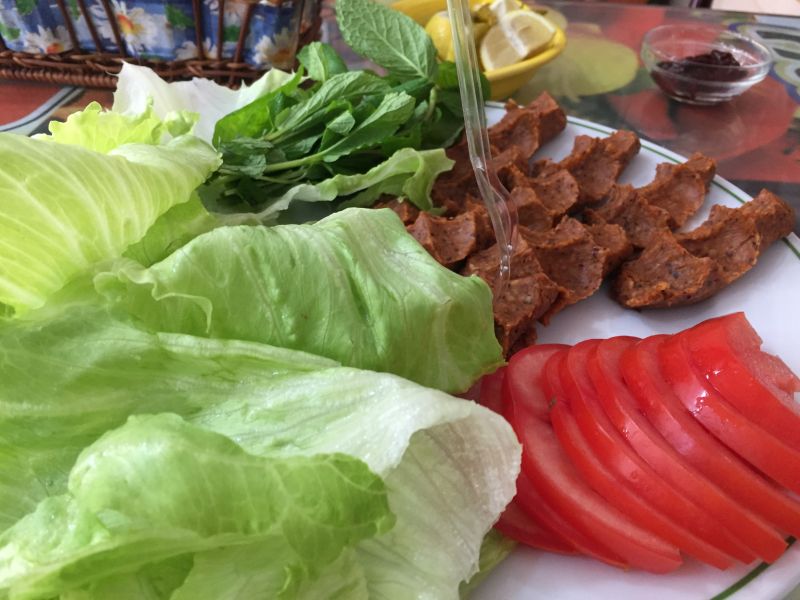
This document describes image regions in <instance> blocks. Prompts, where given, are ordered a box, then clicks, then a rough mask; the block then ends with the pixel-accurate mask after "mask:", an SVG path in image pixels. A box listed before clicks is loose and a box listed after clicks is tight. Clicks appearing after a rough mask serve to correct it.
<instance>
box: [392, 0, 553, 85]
mask: <svg viewBox="0 0 800 600" xmlns="http://www.w3.org/2000/svg"><path fill="white" fill-rule="evenodd" d="M471 3H472V4H478V2H477V1H472V2H471ZM391 7H392V8H394V9H395V10H399V11H400V12H402V13H404V14H406V15H408V16H409V17H411V18H412V19H414V20H415V21H416V22H417V23H419V24H420V25H422V26H423V27H425V25H426V24H427V23H428V21H429V20H430V18H431V17H432V16H433V15H435V14H436V13H437V12H439V11H443V10H445V11H446V10H447V0H400V1H399V2H395V3H394V4H392V5H391ZM554 27H555V30H556V32H555V35H554V36H553V39H552V40H550V43H549V44H548V45H547V46H546V47H545V48H544V49H543V50H542V51H541V52H539V53H538V54H536V55H535V56H532V57H531V58H528V59H526V60H522V61H520V62H518V63H515V64H513V65H509V66H507V67H502V68H500V69H492V70H488V71H484V75H486V79H488V80H489V83H490V84H491V86H492V100H501V99H503V98H508V97H509V96H510V95H511V94H513V93H514V92H516V91H517V90H518V89H519V88H521V87H522V86H523V85H525V84H526V83H527V82H528V81H530V80H531V79H532V78H533V75H534V73H536V70H537V69H538V68H539V67H541V66H542V65H544V64H546V63H548V62H550V61H551V60H553V59H554V58H555V57H556V56H558V55H559V54H560V53H561V51H562V50H564V46H565V45H566V43H567V37H566V35H565V34H564V31H563V30H562V29H561V28H560V27H557V26H554Z"/></svg>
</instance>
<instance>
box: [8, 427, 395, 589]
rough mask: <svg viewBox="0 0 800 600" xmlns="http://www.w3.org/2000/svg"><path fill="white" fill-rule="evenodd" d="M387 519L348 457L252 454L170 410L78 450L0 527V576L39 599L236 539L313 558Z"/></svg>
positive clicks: (379, 490)
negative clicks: (64, 472)
mask: <svg viewBox="0 0 800 600" xmlns="http://www.w3.org/2000/svg"><path fill="white" fill-rule="evenodd" d="M151 490H157V491H158V492H157V493H146V492H148V491H151ZM143 492H145V493H143ZM393 523H394V518H393V516H392V515H391V513H390V511H389V505H388V500H387V491H386V486H385V484H384V482H383V481H382V480H381V478H380V477H378V476H376V475H374V474H373V473H371V472H370V471H369V469H368V467H367V466H366V465H365V464H364V463H362V462H361V461H359V460H358V459H355V458H353V457H351V456H346V455H343V454H330V455H324V454H319V455H317V456H314V457H302V456H295V457H280V458H279V457H274V458H273V457H270V458H266V457H260V456H254V455H251V454H248V453H246V452H245V451H244V450H242V448H241V447H239V446H238V445H237V444H236V443H234V442H233V441H231V440H230V439H228V438H227V437H225V436H224V435H221V434H218V433H213V432H211V431H207V430H205V429H201V428H199V427H196V426H193V425H190V424H189V423H186V422H185V421H184V420H183V419H181V418H180V417H179V416H177V415H173V414H161V415H155V416H152V415H151V416H139V417H131V418H130V419H129V420H128V421H127V423H126V424H125V425H123V426H122V427H120V428H118V429H116V430H112V431H110V432H108V433H106V434H105V435H103V437H101V438H100V439H99V440H98V441H96V442H95V443H94V444H92V445H91V446H89V447H88V448H87V449H86V450H84V452H82V453H81V456H80V457H79V458H78V460H77V462H76V464H75V466H74V467H73V469H72V471H71V472H70V476H69V482H68V493H67V494H65V495H62V496H54V497H52V498H48V499H46V500H44V501H42V502H41V503H40V505H39V506H38V507H37V509H36V510H35V511H34V512H33V513H31V514H30V515H28V516H27V517H25V518H23V519H22V520H20V521H19V522H18V523H17V524H15V525H14V526H13V527H12V528H11V529H9V530H8V531H6V532H5V533H4V534H3V535H2V537H0V545H1V547H0V586H2V587H4V588H6V589H8V588H11V589H12V593H13V595H14V597H19V598H23V597H28V598H33V597H49V596H52V595H57V594H59V593H60V592H62V591H64V590H68V589H74V588H79V587H81V586H83V585H86V584H88V583H91V582H92V581H94V580H96V579H100V578H106V577H110V576H113V575H115V574H124V573H128V572H130V571H132V570H135V569H136V568H137V567H141V566H144V565H146V564H148V563H151V562H153V561H159V560H164V559H170V558H173V557H176V556H181V555H183V554H185V553H186V552H203V551H209V550H213V549H216V548H224V547H228V546H235V545H238V544H242V543H246V542H248V541H251V542H263V543H264V544H268V545H269V547H270V548H271V549H272V550H273V557H272V559H273V563H277V562H278V559H282V562H283V563H284V564H285V565H287V566H291V565H293V564H295V565H297V566H300V567H302V566H304V565H307V564H308V565H314V566H316V567H318V568H319V567H320V566H323V565H326V564H328V563H330V562H332V561H333V560H335V559H336V558H337V556H338V555H339V554H340V552H341V550H342V549H343V548H345V547H347V546H350V545H353V544H355V543H357V542H359V541H360V540H362V539H364V538H367V537H371V536H374V535H376V534H380V533H383V532H385V531H387V530H388V529H390V528H391V526H392V525H393ZM278 549H280V550H279V551H278ZM284 577H285V576H284ZM277 584H278V585H277V590H276V591H278V590H280V589H281V588H282V587H283V585H284V581H281V580H280V579H279V580H278V581H277Z"/></svg>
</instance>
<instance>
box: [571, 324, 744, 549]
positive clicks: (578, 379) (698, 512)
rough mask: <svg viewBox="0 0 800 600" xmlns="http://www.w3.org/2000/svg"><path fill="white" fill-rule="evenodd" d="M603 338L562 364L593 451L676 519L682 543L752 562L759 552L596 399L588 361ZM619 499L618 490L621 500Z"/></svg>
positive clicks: (654, 525)
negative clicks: (675, 479) (664, 470)
mask: <svg viewBox="0 0 800 600" xmlns="http://www.w3.org/2000/svg"><path fill="white" fill-rule="evenodd" d="M599 343H600V341H599V340H587V341H585V342H581V343H580V344H577V345H576V346H573V347H572V348H571V349H570V350H569V352H567V354H566V357H565V358H564V361H563V362H562V364H561V365H560V376H561V382H562V385H563V387H564V391H565V393H566V397H567V398H568V400H569V404H570V408H571V409H572V414H573V415H575V420H576V422H577V423H578V426H579V427H580V431H581V433H582V434H583V436H584V437H585V439H586V441H587V443H588V445H589V447H590V448H591V450H592V451H593V452H594V453H595V454H597V457H598V459H599V460H600V461H601V462H602V463H603V464H604V465H605V466H606V467H607V468H608V470H609V471H610V472H611V473H613V474H614V475H615V477H616V478H617V481H618V482H619V483H620V484H621V485H624V486H627V487H628V488H629V489H631V490H633V491H635V492H636V493H638V494H639V496H640V497H641V498H642V499H643V500H644V501H646V502H647V503H648V504H649V505H650V506H651V507H652V508H653V509H654V511H657V512H658V513H660V516H661V518H664V517H665V518H666V519H667V520H668V522H669V523H671V524H672V528H673V529H672V532H671V536H670V537H671V539H679V540H680V543H678V544H677V545H678V547H679V548H681V549H682V550H684V551H685V552H687V553H688V554H691V555H692V556H695V557H697V558H699V559H700V560H702V561H704V562H708V563H709V564H720V562H723V561H725V560H728V557H734V558H736V559H738V560H741V561H742V562H745V563H749V562H751V561H752V560H753V559H755V554H754V553H753V552H752V551H751V550H750V549H748V548H747V547H745V546H744V545H743V544H742V543H741V542H739V541H738V540H736V539H734V538H733V537H732V536H731V535H730V534H729V533H728V532H727V531H726V530H725V529H724V528H722V527H720V525H719V523H718V522H717V521H716V520H715V518H714V516H713V515H712V514H711V513H710V512H709V511H707V510H705V508H703V507H700V506H698V505H697V504H695V503H694V502H692V501H690V500H689V499H688V498H686V496H684V495H683V494H681V493H679V492H678V491H677V490H675V489H674V488H673V487H672V486H671V485H669V484H667V483H666V482H665V481H664V480H663V479H662V478H661V477H660V476H659V474H658V473H656V472H655V471H654V470H653V469H652V468H651V467H650V466H649V465H648V464H647V463H646V462H645V461H644V460H642V458H641V457H640V456H639V455H638V454H637V453H636V452H635V451H634V450H633V448H631V447H630V445H629V444H628V443H627V442H626V441H625V439H624V438H623V437H622V436H621V435H620V434H619V432H618V431H617V430H616V428H615V427H614V426H613V425H612V423H611V421H610V420H609V418H608V416H606V414H605V412H604V411H603V409H602V406H601V405H600V402H599V400H598V399H597V392H596V391H595V389H594V386H593V384H592V382H591V379H590V378H589V372H588V362H589V360H590V359H591V358H592V356H593V353H594V351H595V349H596V348H597V346H598V344H599ZM621 499H622V496H621V495H620V497H619V499H618V500H617V501H621ZM647 526H648V528H650V529H651V530H656V529H658V532H659V534H662V533H663V523H662V522H659V521H656V520H655V519H653V520H652V521H648V522H647ZM725 555H727V557H726V556H725Z"/></svg>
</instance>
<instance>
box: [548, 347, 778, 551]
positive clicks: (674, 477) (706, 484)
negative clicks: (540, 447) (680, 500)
mask: <svg viewBox="0 0 800 600" xmlns="http://www.w3.org/2000/svg"><path fill="white" fill-rule="evenodd" d="M637 341H638V339H637V338H630V337H616V338H611V339H608V340H604V341H602V342H600V343H599V344H598V345H597V347H596V349H595V351H594V356H593V357H591V358H590V359H589V363H588V371H589V377H590V378H591V380H592V383H593V384H594V388H595V390H596V391H597V398H598V399H599V400H600V404H601V405H602V407H603V411H604V412H605V413H606V415H607V416H608V417H609V419H610V420H611V422H612V423H613V424H614V427H616V429H617V431H619V432H620V434H621V435H622V436H623V437H624V438H625V439H626V440H627V441H628V443H629V444H630V445H631V447H633V449H634V450H635V451H636V452H637V453H638V454H639V456H641V457H642V458H643V459H644V460H645V462H646V463H647V464H649V465H650V467H652V468H653V470H654V471H655V472H656V473H658V475H660V476H661V477H662V478H663V479H664V481H666V482H667V483H669V484H670V485H672V487H673V488H675V489H676V490H678V491H679V492H680V493H682V494H683V495H684V496H686V497H687V498H688V499H689V500H691V501H693V502H694V503H695V504H697V505H698V506H702V507H703V508H704V509H706V510H707V511H709V512H711V514H713V515H714V517H715V520H716V521H717V522H718V523H720V524H721V525H723V526H724V527H726V528H727V530H728V531H729V532H730V533H731V534H732V535H733V536H734V537H735V538H736V539H737V540H738V541H739V542H741V543H742V544H744V545H745V546H747V547H749V548H750V549H751V550H752V551H753V552H755V554H756V555H757V556H759V557H760V558H762V559H764V560H766V561H767V562H774V561H775V560H776V559H777V558H778V557H779V556H780V555H781V554H782V553H783V551H784V550H785V549H786V546H787V544H786V542H785V541H784V539H783V538H782V537H781V536H780V535H779V534H778V532H777V531H776V530H775V529H773V528H772V527H771V526H770V525H769V524H767V523H766V522H765V521H764V520H763V519H761V518H760V517H758V516H756V515H754V514H753V513H751V512H750V511H749V510H747V509H745V508H744V507H743V506H742V505H741V504H739V503H738V502H736V501H735V500H733V499H732V498H731V497H730V496H729V495H728V494H726V493H725V492H724V491H723V490H721V489H720V488H719V487H717V486H716V485H715V484H713V483H711V482H710V481H709V480H708V479H707V478H706V477H705V476H703V475H702V473H700V472H699V471H697V470H696V469H695V468H694V467H693V466H691V464H689V463H687V462H686V461H684V460H683V458H682V457H681V455H680V454H678V453H677V452H676V451H675V449H674V448H672V446H671V445H670V444H669V442H667V441H666V440H665V439H664V437H663V436H662V435H661V434H660V433H659V432H658V430H656V429H655V428H654V427H653V426H652V425H651V424H650V422H649V421H648V420H647V418H646V417H645V416H644V415H643V414H642V413H641V412H639V410H638V408H637V404H636V401H635V400H634V399H633V397H632V396H631V393H630V391H628V388H627V385H626V384H625V381H624V380H623V378H622V372H621V370H620V361H621V359H622V355H623V354H624V353H625V351H626V350H628V349H629V348H630V347H631V346H633V345H634V344H635V343H636V342H637ZM556 431H558V430H557V429H556ZM656 533H658V532H656ZM666 539H668V538H666ZM670 541H672V540H670Z"/></svg>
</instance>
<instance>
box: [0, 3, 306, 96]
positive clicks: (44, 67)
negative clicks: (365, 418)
mask: <svg viewBox="0 0 800 600" xmlns="http://www.w3.org/2000/svg"><path fill="white" fill-rule="evenodd" d="M320 8H321V1H320V0H283V1H282V0H271V1H267V0H227V1H226V0H172V1H167V2H156V1H153V0H125V1H123V0H53V1H52V3H51V1H50V0H38V1H37V0H0V78H8V79H26V80H34V81H44V82H49V83H59V84H68V85H80V86H85V87H102V88H113V87H114V86H115V84H116V78H115V76H114V75H115V74H116V73H118V72H119V70H120V69H121V67H122V63H123V61H125V62H131V63H134V64H140V65H146V66H148V67H151V68H152V69H153V70H155V71H156V72H157V73H158V74H159V75H160V76H161V77H163V78H165V79H167V80H170V81H172V80H179V79H190V78H191V77H207V78H210V79H214V80H216V81H219V82H220V83H223V84H226V85H230V86H237V85H239V84H240V83H241V82H242V81H250V80H253V79H256V78H258V77H259V76H260V75H261V74H262V73H263V72H264V71H265V70H266V69H269V68H270V67H273V66H275V67H279V68H285V69H286V68H291V67H292V66H293V65H294V62H295V53H296V51H297V49H298V48H300V47H301V46H303V45H304V44H307V43H309V42H310V41H312V40H314V39H316V38H317V37H318V34H319V29H320Z"/></svg>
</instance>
